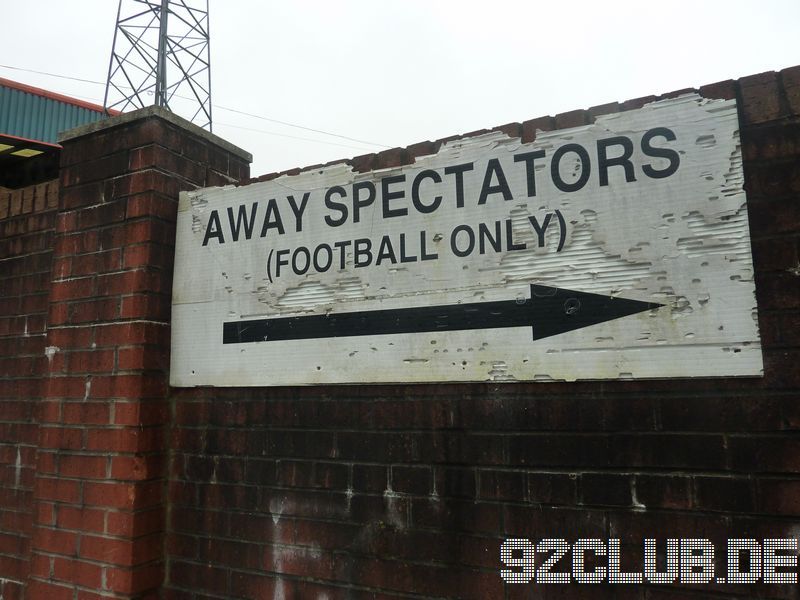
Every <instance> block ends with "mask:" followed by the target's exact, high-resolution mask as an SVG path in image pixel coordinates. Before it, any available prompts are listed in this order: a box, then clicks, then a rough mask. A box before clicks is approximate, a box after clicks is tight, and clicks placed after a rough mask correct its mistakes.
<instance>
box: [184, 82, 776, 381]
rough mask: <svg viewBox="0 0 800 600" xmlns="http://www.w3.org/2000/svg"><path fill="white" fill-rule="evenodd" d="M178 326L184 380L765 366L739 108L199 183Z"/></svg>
mask: <svg viewBox="0 0 800 600" xmlns="http://www.w3.org/2000/svg"><path fill="white" fill-rule="evenodd" d="M172 331H173V351H172V368H171V373H172V375H171V383H172V385H176V386H193V385H220V386H239V385H307V384H317V383H320V384H321V383H378V382H423V381H485V380H493V381H553V380H570V381H571V380H577V379H630V378H652V377H694V376H757V375H760V374H761V373H762V371H763V367H762V359H761V348H760V342H759V335H758V329H757V322H756V305H755V293H754V285H753V267H752V259H751V254H750V240H749V229H748V219H747V203H746V198H745V194H744V191H743V178H742V161H741V151H740V148H739V137H738V121H737V114H736V105H735V102H734V101H728V100H707V99H703V98H701V97H699V96H696V95H686V96H682V97H680V98H675V99H670V100H664V101H659V102H655V103H652V104H650V105H647V106H645V107H644V108H642V109H639V110H636V111H628V112H624V113H618V114H613V115H605V116H602V117H599V118H598V119H597V121H596V122H595V123H594V124H592V125H586V126H582V127H577V128H572V129H568V130H559V131H552V132H540V133H539V134H538V135H537V139H536V141H535V142H534V143H531V144H522V143H521V141H520V140H519V139H518V138H509V137H507V136H506V135H504V134H502V133H500V132H495V133H490V134H487V135H484V136H479V137H474V138H468V139H462V140H454V141H452V142H449V143H447V144H445V145H444V146H443V147H442V149H441V150H440V151H439V152H438V153H437V154H435V155H430V156H427V157H423V158H420V159H417V162H416V163H415V164H412V165H407V166H404V167H399V168H393V169H385V170H380V171H372V172H368V173H357V172H353V171H352V170H351V169H350V168H349V167H348V166H347V165H344V164H338V165H333V166H330V167H326V168H322V169H319V170H314V171H309V172H303V173H300V174H298V175H293V176H283V177H280V178H278V179H275V180H272V181H269V182H264V183H258V184H253V185H249V186H245V187H240V188H235V187H225V188H207V189H204V190H198V191H195V192H189V193H184V194H182V196H181V201H180V207H179V216H178V238H177V248H176V266H175V281H174V296H173V328H172ZM531 332H532V334H531Z"/></svg>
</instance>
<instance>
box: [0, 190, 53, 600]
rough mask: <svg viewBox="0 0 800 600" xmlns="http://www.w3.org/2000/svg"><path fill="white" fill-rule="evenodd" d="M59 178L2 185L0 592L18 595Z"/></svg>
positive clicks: (8, 597)
mask: <svg viewBox="0 0 800 600" xmlns="http://www.w3.org/2000/svg"><path fill="white" fill-rule="evenodd" d="M57 206H58V181H51V182H47V183H42V184H39V185H35V186H30V187H26V188H22V189H18V190H13V191H12V190H6V189H0V597H2V598H4V600H16V599H17V598H20V597H21V596H22V591H23V588H24V581H25V578H26V577H27V574H28V569H29V563H30V541H31V539H30V538H31V527H32V518H33V514H32V504H31V500H32V497H33V478H34V469H35V465H36V444H37V435H38V427H37V424H36V421H37V419H36V407H37V402H38V399H39V398H40V397H41V395H42V393H43V390H42V385H41V384H42V376H43V375H44V374H45V372H46V370H47V368H46V361H47V359H46V357H45V352H44V348H45V327H46V322H47V301H48V293H49V290H50V268H51V262H52V255H53V235H54V229H55V220H56V207H57Z"/></svg>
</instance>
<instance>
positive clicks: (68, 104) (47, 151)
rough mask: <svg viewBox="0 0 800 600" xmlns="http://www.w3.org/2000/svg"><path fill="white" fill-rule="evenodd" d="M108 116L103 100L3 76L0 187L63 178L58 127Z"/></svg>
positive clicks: (64, 129) (63, 129)
mask: <svg viewBox="0 0 800 600" xmlns="http://www.w3.org/2000/svg"><path fill="white" fill-rule="evenodd" d="M112 114H119V113H118V112H117V111H114V112H113V113H112ZM105 117H106V112H105V111H104V109H103V107H102V106H98V105H96V104H91V103H89V102H84V101H83V100H78V99H76V98H70V97H68V96H62V95H61V94H56V93H53V92H49V91H47V90H43V89H40V88H36V87H31V86H29V85H25V84H22V83H18V82H16V81H11V80H9V79H2V78H0V188H8V189H17V188H21V187H25V186H29V185H34V184H37V183H41V182H44V181H49V180H52V179H55V178H57V177H58V158H59V152H60V150H61V146H59V145H58V144H57V143H56V141H57V138H58V133H59V132H61V131H66V130H68V129H72V128H74V127H78V126H80V125H86V124H87V123H93V122H94V121H99V120H100V119H103V118H105Z"/></svg>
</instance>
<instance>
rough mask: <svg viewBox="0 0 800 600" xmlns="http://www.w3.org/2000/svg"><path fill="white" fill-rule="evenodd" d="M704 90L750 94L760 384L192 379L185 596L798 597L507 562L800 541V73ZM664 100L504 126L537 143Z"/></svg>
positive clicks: (177, 573)
mask: <svg viewBox="0 0 800 600" xmlns="http://www.w3.org/2000/svg"><path fill="white" fill-rule="evenodd" d="M682 91H687V90H682ZM699 91H700V93H702V94H703V95H705V96H706V97H715V98H717V97H721V98H734V97H735V98H736V99H737V100H738V102H739V107H740V119H741V125H742V131H741V136H742V143H743V154H744V159H745V179H746V188H747V193H748V198H749V206H750V220H751V231H752V236H753V254H754V261H755V268H756V287H757V296H758V305H759V323H760V327H761V335H762V340H763V346H764V361H765V376H764V378H763V379H760V378H756V379H722V380H720V379H704V380H686V379H683V380H664V381H647V382H643V381H639V382H598V383H572V384H567V383H548V384H511V385H496V384H485V385H482V384H476V385H416V386H396V387H370V386H363V387H357V386H340V387H315V388H309V389H289V388H271V389H258V388H254V389H228V390H214V389H195V390H174V391H173V395H172V407H173V418H174V421H173V427H172V442H171V444H172V449H173V454H172V461H171V466H170V482H169V498H170V513H169V517H168V535H167V553H168V574H167V584H166V589H167V596H168V597H169V598H173V599H175V600H183V599H187V600H188V599H190V598H191V599H196V598H212V597H213V598H223V597H225V598H327V599H329V600H334V599H338V598H348V599H350V598H352V599H362V598H364V599H366V598H369V599H378V598H380V599H382V600H387V599H389V598H409V597H410V598H420V597H459V598H481V599H483V598H504V597H505V598H551V597H553V598H555V597H558V598H562V599H563V598H587V597H593V598H594V597H596V598H649V599H653V600H656V599H668V598H683V597H694V598H705V597H709V595H715V597H716V595H717V594H719V595H720V596H719V597H726V598H727V597H738V598H752V597H776V598H796V597H800V596H799V595H798V588H797V586H765V585H758V586H749V587H748V586H745V587H742V586H730V587H725V586H694V587H692V586H680V585H672V586H647V587H645V586H642V587H631V586H609V587H598V588H594V587H587V586H577V585H572V586H566V587H565V586H537V585H534V584H528V585H516V586H505V585H504V584H503V582H502V580H501V578H500V575H499V570H500V568H501V564H500V560H499V548H500V544H501V542H502V540H503V539H505V538H507V537H528V538H531V539H532V540H539V539H542V538H545V537H561V538H566V539H568V540H575V539H576V538H579V537H583V538H586V537H598V538H601V539H605V538H620V539H621V541H622V554H623V565H622V566H623V569H625V568H626V567H629V569H628V570H640V569H641V564H642V552H643V550H642V548H643V546H642V544H643V539H644V538H645V537H655V538H657V539H658V540H659V541H660V542H662V543H663V542H664V541H665V540H666V538H667V537H707V538H710V539H712V540H713V541H714V542H716V543H718V544H719V547H720V548H722V547H723V540H724V539H726V538H729V537H754V538H758V539H762V538H766V537H770V536H774V537H798V536H799V535H800V478H798V471H799V470H800V436H798V430H800V398H798V392H800V367H798V361H799V360H800V345H799V344H798V342H800V333H798V332H800V328H798V325H800V293H799V292H800V267H798V241H799V240H800V166H799V165H800V160H798V159H800V68H798V67H795V68H792V69H788V70H785V71H782V72H780V73H764V74H761V75H756V76H752V77H747V78H743V79H741V80H738V81H735V82H734V81H726V82H720V83H717V84H713V85H709V86H704V87H702V88H700V90H699ZM678 93H679V92H674V93H672V94H668V95H666V96H667V97H669V96H673V95H676V94H678ZM653 99H655V98H653V97H650V98H642V99H637V100H632V101H628V102H625V103H622V104H617V103H613V104H608V105H603V106H600V107H595V108H593V109H590V110H587V111H583V110H581V111H572V112H568V113H564V114H561V115H557V116H556V117H544V118H540V119H535V120H532V121H526V122H524V123H511V124H507V125H503V126H501V127H499V128H497V129H502V130H503V131H506V132H507V133H509V134H511V135H520V136H522V138H523V139H524V140H525V141H531V140H532V139H533V137H534V133H535V130H536V129H537V128H538V129H552V128H561V127H569V126H574V125H579V124H582V123H586V122H589V121H590V120H591V119H592V118H593V117H595V116H597V115H599V114H604V113H608V112H616V111H619V110H628V109H632V108H636V107H639V106H641V105H642V104H644V103H645V102H648V101H650V100H653ZM475 133H480V132H475ZM468 135H472V134H468ZM440 143H441V140H439V141H438V142H425V143H422V144H416V145H414V146H411V147H409V148H407V149H394V150H390V151H387V152H385V153H381V154H377V155H367V156H362V157H358V158H356V159H353V160H352V161H351V164H353V166H354V168H357V169H359V170H369V169H372V168H377V167H388V166H393V165H398V164H404V163H408V162H412V161H413V160H414V156H415V155H419V154H427V153H430V152H431V151H434V150H435V149H436V148H437V147H438V145H439V144H440ZM275 175H276V174H271V175H266V176H264V177H261V178H259V179H261V180H264V179H270V178H272V177H274V176H275ZM722 560H723V557H721V556H719V557H718V562H719V563H720V567H722V566H723V565H722ZM565 566H567V567H568V565H560V568H561V569H562V570H564V567H565Z"/></svg>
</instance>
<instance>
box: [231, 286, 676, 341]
mask: <svg viewBox="0 0 800 600" xmlns="http://www.w3.org/2000/svg"><path fill="white" fill-rule="evenodd" d="M661 306H663V305H662V304H654V303H652V302H641V301H639V300H628V299H625V298H614V297H612V296H602V295H600V294H590V293H588V292H576V291H572V290H566V289H562V288H555V287H547V286H541V285H532V286H531V297H530V298H527V299H525V300H501V301H495V302H473V303H470V304H453V305H444V306H423V307H419V308H394V309H386V310H368V311H362V312H351V313H333V314H327V315H307V316H299V317H276V318H272V319H254V320H250V321H231V322H229V323H224V324H223V333H222V343H223V344H242V343H248V342H270V341H277V340H309V339H322V338H331V337H348V336H354V335H387V334H393V333H422V332H426V331H463V330H469V329H498V328H501V327H532V328H533V339H534V340H540V339H542V338H546V337H550V336H553V335H558V334H560V333H565V332H567V331H572V330H573V329H580V328H582V327H589V326H590V325H596V324H597V323H603V322H604V321H611V320H613V319H619V318H620V317H627V316H628V315H633V314H636V313H640V312H644V311H646V310H650V309H653V308H659V307H661Z"/></svg>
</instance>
